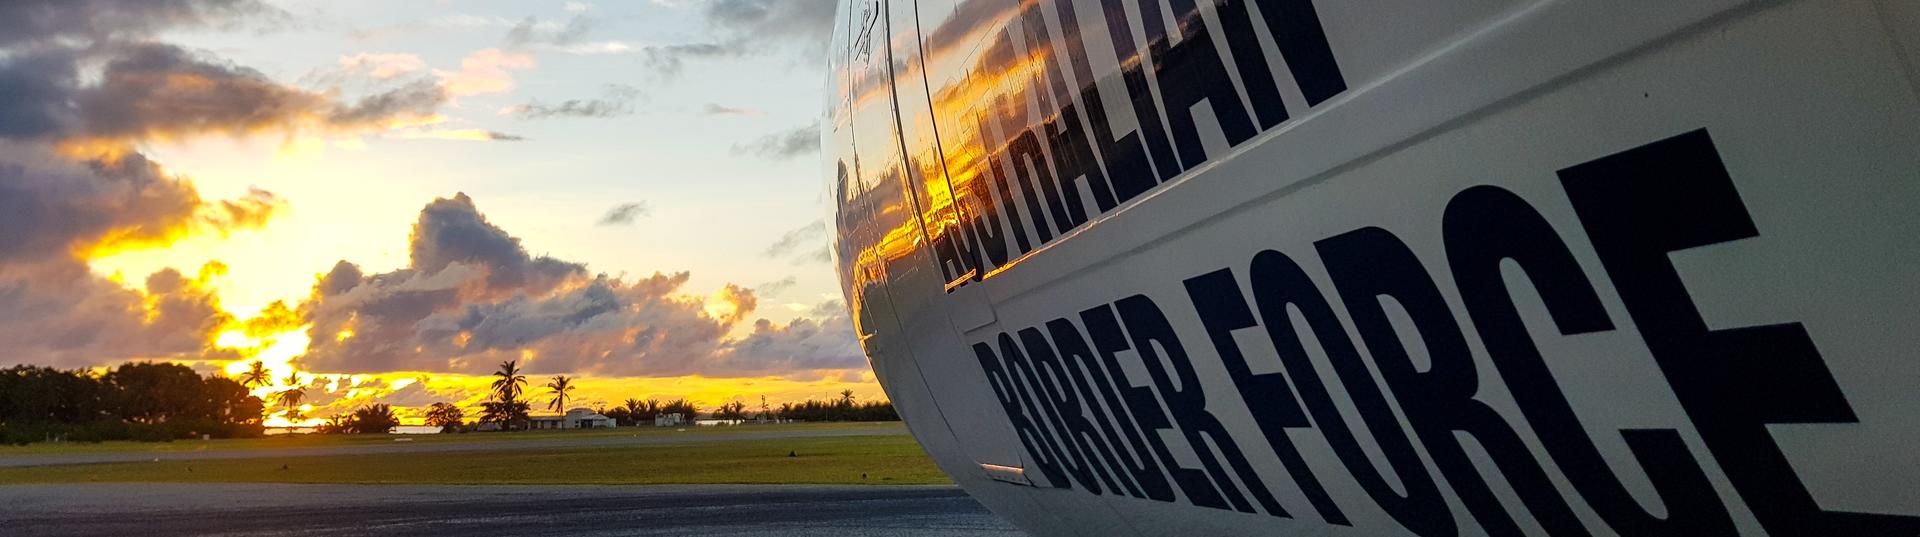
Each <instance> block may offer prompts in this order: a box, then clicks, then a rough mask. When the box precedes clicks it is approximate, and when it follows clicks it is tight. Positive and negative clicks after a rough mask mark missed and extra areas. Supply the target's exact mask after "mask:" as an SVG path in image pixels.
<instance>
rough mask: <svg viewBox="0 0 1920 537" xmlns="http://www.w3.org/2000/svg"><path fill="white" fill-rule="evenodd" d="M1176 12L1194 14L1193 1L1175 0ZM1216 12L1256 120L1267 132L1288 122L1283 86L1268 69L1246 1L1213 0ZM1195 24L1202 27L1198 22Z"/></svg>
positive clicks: (1264, 53) (1265, 56)
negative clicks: (1282, 98)
mask: <svg viewBox="0 0 1920 537" xmlns="http://www.w3.org/2000/svg"><path fill="white" fill-rule="evenodd" d="M1172 5H1173V11H1174V12H1175V13H1184V12H1194V13H1195V14H1196V15H1198V12H1197V11H1194V7H1193V0H1172ZM1213 9H1214V13H1216V14H1218V15H1219V16H1220V29H1221V36H1222V37H1225V38H1227V50H1228V51H1229V52H1231V53H1232V54H1233V65H1234V71H1235V72H1237V73H1239V74H1240V82H1241V84H1242V85H1244V86H1245V87H1246V88H1247V100H1248V101H1249V102H1250V103H1251V104H1252V105H1253V115H1254V118H1256V119H1258V120H1259V121H1260V129H1261V130H1266V129H1270V128H1273V126H1274V125H1279V124H1280V122H1283V121H1286V120H1287V105H1286V102H1285V101H1283V100H1281V98H1280V83H1279V82H1277V81H1275V80H1274V79H1273V69H1271V68H1268V67H1267V54H1266V52H1265V51H1262V50H1260V37H1259V36H1258V35H1256V34H1255V33H1254V31H1253V17H1252V16H1251V15H1249V14H1248V13H1247V2H1246V0H1213ZM1195 24H1199V21H1198V20H1196V21H1195Z"/></svg>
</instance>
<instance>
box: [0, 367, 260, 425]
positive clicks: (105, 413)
mask: <svg viewBox="0 0 1920 537" xmlns="http://www.w3.org/2000/svg"><path fill="white" fill-rule="evenodd" d="M265 410H266V407H265V403H264V402H262V401H261V400H260V398H258V397H254V396H252V395H250V394H248V393H247V387H246V386H244V385H242V384H241V383H239V382H236V381H234V380H233V379H228V378H225V377H220V376H201V375H200V374H198V373H194V372H193V369H191V368H188V367H187V366H183V365H180V364H172V363H145V362H134V363H127V364H123V365H121V366H119V367H116V368H114V369H110V370H107V371H105V372H103V373H95V372H91V371H84V370H81V371H63V370H59V369H54V368H51V367H36V366H29V365H19V366H14V367H10V368H7V369H0V441H4V442H6V443H9V444H26V443H29V442H39V441H44V440H65V441H74V442H99V441H105V440H145V441H165V440H173V439H182V438H199V437H201V435H208V436H212V437H215V438H240V437H254V436H260V435H261V433H262V432H263V431H264V427H263V426H262V425H261V419H262V417H263V413H264V411H265Z"/></svg>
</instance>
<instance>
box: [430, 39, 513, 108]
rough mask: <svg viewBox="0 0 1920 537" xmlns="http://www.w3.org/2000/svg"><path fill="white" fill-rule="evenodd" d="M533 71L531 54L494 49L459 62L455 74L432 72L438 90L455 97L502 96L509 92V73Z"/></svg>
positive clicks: (468, 56)
mask: <svg viewBox="0 0 1920 537" xmlns="http://www.w3.org/2000/svg"><path fill="white" fill-rule="evenodd" d="M533 67H534V59H533V55H532V54H527V53H524V52H513V51H508V50H502V49H497V48H486V49H480V50H477V51H474V52H473V53H472V54H468V55H467V57H465V58H461V59H460V70H459V71H434V73H435V74H437V75H439V77H440V82H441V86H442V87H444V88H446V91H447V93H449V94H451V95H453V96H455V97H465V96H469V95H485V94H489V93H506V92H508V91H512V90H513V73H512V71H519V70H525V69H532V68H533Z"/></svg>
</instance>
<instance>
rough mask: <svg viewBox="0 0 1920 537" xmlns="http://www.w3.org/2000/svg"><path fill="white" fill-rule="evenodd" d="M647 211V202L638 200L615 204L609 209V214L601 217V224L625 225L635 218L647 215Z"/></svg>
mask: <svg viewBox="0 0 1920 537" xmlns="http://www.w3.org/2000/svg"><path fill="white" fill-rule="evenodd" d="M647 212H648V209H647V202H644V201H636V202H633V203H622V204H620V205H616V206H614V208H612V209H607V214H605V215H602V216H601V217H600V222H599V224H600V225H602V226H624V225H628V224H632V223H633V221H634V220H635V219H638V218H640V217H642V216H646V215H647Z"/></svg>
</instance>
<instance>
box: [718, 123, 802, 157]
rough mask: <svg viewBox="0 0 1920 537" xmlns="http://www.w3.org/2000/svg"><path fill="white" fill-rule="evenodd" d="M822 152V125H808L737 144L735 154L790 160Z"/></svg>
mask: <svg viewBox="0 0 1920 537" xmlns="http://www.w3.org/2000/svg"><path fill="white" fill-rule="evenodd" d="M818 152H820V124H819V123H808V124H806V125H801V126H799V127H794V128H792V129H787V130H784V131H780V132H776V133H773V134H768V135H766V136H761V137H759V138H756V139H754V140H753V141H751V142H747V143H744V144H735V145H734V146H733V154H735V155H753V156H757V157H760V158H768V159H790V158H794V157H799V156H802V155H811V154H814V153H818Z"/></svg>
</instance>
